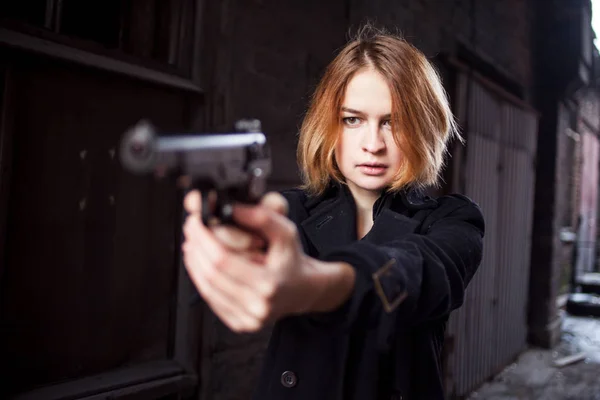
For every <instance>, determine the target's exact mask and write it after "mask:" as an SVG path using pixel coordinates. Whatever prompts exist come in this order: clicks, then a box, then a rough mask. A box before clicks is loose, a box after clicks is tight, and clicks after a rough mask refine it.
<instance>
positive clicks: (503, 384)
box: [468, 315, 600, 400]
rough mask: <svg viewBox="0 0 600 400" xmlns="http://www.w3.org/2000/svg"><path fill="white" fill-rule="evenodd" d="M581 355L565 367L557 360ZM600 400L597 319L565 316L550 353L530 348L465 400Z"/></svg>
mask: <svg viewBox="0 0 600 400" xmlns="http://www.w3.org/2000/svg"><path fill="white" fill-rule="evenodd" d="M581 352H583V353H584V354H585V358H584V359H583V360H581V361H579V362H576V363H574V364H571V365H567V366H564V367H557V366H555V365H554V362H555V361H556V360H559V359H561V358H563V357H565V356H569V355H574V354H579V353H581ZM538 399H539V400H567V399H568V400H600V319H592V318H578V317H572V316H569V315H567V316H566V317H565V320H564V324H563V334H562V340H561V343H560V344H559V345H558V346H557V348H555V349H552V350H542V349H530V350H528V351H526V352H524V353H523V354H521V356H520V357H519V358H518V360H517V361H516V362H515V363H514V364H512V365H510V366H509V367H507V368H506V369H505V370H504V371H503V372H502V373H500V374H499V375H498V376H496V377H495V378H494V379H493V380H491V381H490V382H488V383H486V384H484V385H483V386H482V387H481V388H479V389H478V390H477V391H475V392H473V393H472V394H471V396H470V397H469V398H468V400H538Z"/></svg>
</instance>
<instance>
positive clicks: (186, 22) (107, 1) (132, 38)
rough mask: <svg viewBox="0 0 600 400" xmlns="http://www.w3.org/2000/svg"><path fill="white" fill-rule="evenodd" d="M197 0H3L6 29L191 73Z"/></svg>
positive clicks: (0, 16)
mask: <svg viewBox="0 0 600 400" xmlns="http://www.w3.org/2000/svg"><path fill="white" fill-rule="evenodd" d="M200 3H201V1H200V0H85V1H82V0H2V1H1V2H0V21H1V22H4V23H5V24H7V25H8V26H9V27H10V28H11V29H16V30H20V31H25V33H27V34H31V35H34V36H42V37H43V38H44V39H50V40H53V41H56V42H59V43H61V44H66V45H68V46H70V47H75V48H80V49H83V50H87V51H91V52H95V53H99V54H102V55H106V56H109V57H113V58H120V59H124V60H125V61H129V62H133V63H141V64H144V65H145V66H150V67H154V68H156V69H159V70H160V69H163V70H164V69H167V70H169V71H171V72H176V73H177V74H179V75H183V76H185V77H190V76H191V71H192V69H191V68H192V65H191V59H192V57H190V55H191V54H193V51H194V46H193V43H194V40H193V37H194V34H195V32H194V29H195V28H197V25H198V24H197V23H196V15H197V14H198V12H197V11H198V8H199V7H200Z"/></svg>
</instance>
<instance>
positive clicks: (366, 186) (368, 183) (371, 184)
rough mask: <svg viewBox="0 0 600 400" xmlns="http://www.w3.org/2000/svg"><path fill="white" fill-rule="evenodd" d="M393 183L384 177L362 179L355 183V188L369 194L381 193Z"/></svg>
mask: <svg viewBox="0 0 600 400" xmlns="http://www.w3.org/2000/svg"><path fill="white" fill-rule="evenodd" d="M390 183H391V180H390V179H384V178H383V177H366V179H365V177H362V179H356V180H355V181H354V184H355V186H357V187H358V188H360V189H362V190H367V191H369V192H380V191H382V190H383V189H385V188H386V187H388V186H389V184H390Z"/></svg>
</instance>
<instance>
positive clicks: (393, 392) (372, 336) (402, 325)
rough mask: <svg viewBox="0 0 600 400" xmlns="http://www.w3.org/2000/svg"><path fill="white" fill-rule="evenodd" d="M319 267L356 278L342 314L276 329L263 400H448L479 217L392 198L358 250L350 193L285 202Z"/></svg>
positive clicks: (289, 321) (424, 200)
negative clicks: (446, 368)
mask: <svg viewBox="0 0 600 400" xmlns="http://www.w3.org/2000/svg"><path fill="white" fill-rule="evenodd" d="M282 194H283V195H284V196H285V197H286V198H287V200H288V202H289V204H290V212H289V217H290V219H292V220H293V221H294V222H295V223H296V225H297V227H298V230H299V234H300V238H301V240H302V244H303V246H304V251H305V252H306V253H307V254H309V255H310V256H312V257H315V258H319V259H321V260H329V261H345V262H348V263H349V264H350V265H352V266H353V267H354V268H356V271H357V274H356V276H357V278H356V284H355V287H354V291H353V293H352V296H351V297H350V299H349V300H348V301H347V302H346V303H345V304H344V305H342V306H341V307H340V308H339V309H338V310H336V311H334V312H331V313H319V314H310V315H302V316H294V317H289V318H285V319H282V320H280V321H279V322H277V323H276V325H275V327H274V330H273V333H272V336H271V340H270V342H269V347H268V350H267V353H266V357H265V361H264V366H263V371H262V374H261V377H260V380H259V382H258V386H257V389H256V393H255V399H256V400H287V399H290V400H291V399H294V400H296V399H298V400H321V399H322V400H341V399H344V400H348V399H361V400H375V399H386V400H390V399H404V400H407V399H427V400H435V399H443V398H444V389H443V383H442V370H441V364H442V362H441V361H442V360H441V357H442V345H443V341H444V330H445V326H446V322H447V319H448V316H449V314H450V312H451V311H452V310H454V309H456V308H457V307H460V306H461V304H462V302H463V299H464V294H465V289H466V287H467V284H468V283H469V281H470V280H471V278H472V277H473V275H474V274H475V272H476V270H477V268H478V266H479V264H480V261H481V257H482V239H483V235H484V221H483V216H482V213H481V210H480V209H479V207H478V206H477V205H476V204H474V203H473V202H472V201H471V200H469V199H468V198H466V197H464V196H461V195H452V196H443V197H440V198H438V199H432V198H429V197H426V196H424V195H422V194H419V192H417V191H414V190H413V191H407V192H401V193H399V194H397V195H395V196H393V195H385V196H382V197H381V198H380V199H378V200H377V202H376V203H375V206H374V208H373V213H374V225H373V228H372V229H371V231H370V232H369V233H368V234H367V235H366V236H365V237H364V238H362V239H361V240H357V234H356V206H355V203H354V200H353V198H352V196H351V194H350V192H349V190H348V188H347V187H346V186H338V185H336V186H332V187H331V189H330V190H328V191H327V193H325V195H323V196H321V197H319V198H310V197H308V196H307V195H306V194H305V192H303V191H301V190H299V189H292V190H288V191H285V192H283V193H282Z"/></svg>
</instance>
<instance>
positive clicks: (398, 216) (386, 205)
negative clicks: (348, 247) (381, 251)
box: [301, 184, 437, 254]
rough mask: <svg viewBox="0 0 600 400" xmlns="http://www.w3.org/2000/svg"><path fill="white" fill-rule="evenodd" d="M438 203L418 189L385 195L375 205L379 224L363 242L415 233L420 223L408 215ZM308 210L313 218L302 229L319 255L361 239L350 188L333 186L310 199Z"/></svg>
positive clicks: (302, 224) (308, 219) (304, 222)
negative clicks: (417, 224) (358, 237)
mask: <svg viewBox="0 0 600 400" xmlns="http://www.w3.org/2000/svg"><path fill="white" fill-rule="evenodd" d="M436 204H437V201H436V200H433V199H431V198H429V197H427V196H425V195H424V193H423V192H422V191H420V190H416V189H406V190H401V191H399V192H396V193H385V194H383V195H382V196H381V197H380V198H379V199H377V201H376V202H375V204H374V206H373V219H374V221H375V223H374V225H373V228H372V229H371V231H370V232H369V233H368V234H367V236H365V237H364V238H363V239H362V240H368V241H374V242H381V241H384V240H385V238H386V237H388V236H390V235H395V236H396V235H400V234H402V233H405V232H408V231H414V230H415V229H416V227H417V226H416V223H415V222H414V221H412V220H411V219H410V217H408V216H406V215H405V214H409V215H411V214H413V213H414V212H415V211H417V210H420V209H425V208H433V207H435V206H436ZM305 208H306V209H307V211H308V213H309V217H308V218H307V219H305V220H304V221H303V222H302V223H301V226H302V229H303V230H304V232H305V233H306V236H307V237H308V238H309V239H310V241H311V243H312V244H313V246H314V247H315V248H316V249H317V251H318V252H319V254H324V253H327V252H329V251H331V250H333V249H335V248H337V247H340V246H343V245H345V244H349V243H352V242H354V241H356V240H357V235H356V203H355V202H354V198H353V197H352V194H351V193H350V190H349V189H348V187H347V186H346V185H343V184H332V185H331V186H330V187H329V188H328V190H326V192H325V193H324V194H323V195H321V196H317V197H312V198H309V199H308V201H307V202H306V203H305Z"/></svg>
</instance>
